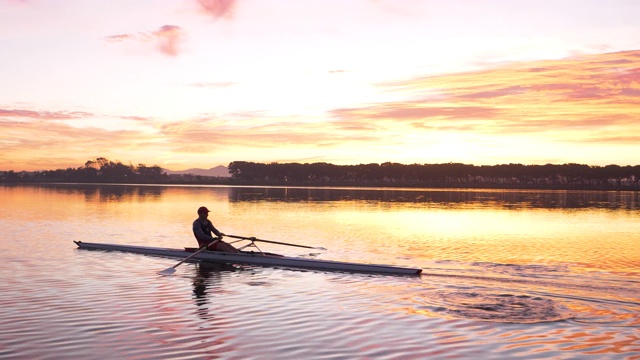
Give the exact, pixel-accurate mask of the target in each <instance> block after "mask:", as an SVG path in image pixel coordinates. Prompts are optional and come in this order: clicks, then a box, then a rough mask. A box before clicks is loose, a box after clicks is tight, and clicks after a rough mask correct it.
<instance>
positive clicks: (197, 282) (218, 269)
mask: <svg viewBox="0 0 640 360" xmlns="http://www.w3.org/2000/svg"><path fill="white" fill-rule="evenodd" d="M235 270H236V268H235V267H234V266H233V265H229V264H210V263H199V264H195V265H194V272H195V275H194V276H193V299H194V302H195V304H196V307H197V309H196V313H197V314H198V317H200V318H201V319H203V320H207V319H210V318H211V317H213V316H215V313H216V311H217V310H218V307H217V306H216V303H215V299H213V297H215V295H216V293H217V294H219V292H220V289H221V288H222V286H221V281H223V276H222V273H223V272H225V271H226V272H228V271H235Z"/></svg>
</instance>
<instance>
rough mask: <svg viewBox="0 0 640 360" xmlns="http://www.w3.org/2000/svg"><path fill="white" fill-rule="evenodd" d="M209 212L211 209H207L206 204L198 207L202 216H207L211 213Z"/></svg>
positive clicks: (199, 214)
mask: <svg viewBox="0 0 640 360" xmlns="http://www.w3.org/2000/svg"><path fill="white" fill-rule="evenodd" d="M209 212H210V211H209V209H207V208H206V207H204V206H200V207H199V208H198V216H200V217H207V215H209Z"/></svg>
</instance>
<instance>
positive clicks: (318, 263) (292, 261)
mask: <svg viewBox="0 0 640 360" xmlns="http://www.w3.org/2000/svg"><path fill="white" fill-rule="evenodd" d="M74 243H76V245H78V247H79V248H80V249H87V250H106V251H122V252H129V253H136V254H145V255H155V256H162V257H170V258H184V257H187V256H189V255H191V254H193V252H189V251H186V250H181V249H171V248H163V247H152V246H137V245H118V244H104V243H90V242H84V241H74ZM193 259H194V260H200V261H204V262H214V263H227V264H246V265H259V266H276V267H284V268H302V269H314V270H327V271H345V272H359V273H377V274H397V275H419V274H420V273H421V272H422V269H418V268H408V267H399V266H391V265H379V264H363V263H352V262H344V261H332V260H319V259H306V258H299V257H289V256H280V255H274V254H261V253H253V252H243V253H226V252H218V251H203V252H201V253H199V254H197V255H196V256H194V257H193Z"/></svg>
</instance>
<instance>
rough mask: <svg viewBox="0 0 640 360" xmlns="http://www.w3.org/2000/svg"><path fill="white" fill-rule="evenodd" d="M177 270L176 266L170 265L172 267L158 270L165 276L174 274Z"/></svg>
mask: <svg viewBox="0 0 640 360" xmlns="http://www.w3.org/2000/svg"><path fill="white" fill-rule="evenodd" d="M175 272H176V268H174V267H170V268H166V269H164V270H162V271H158V275H163V276H170V275H173V274H174V273H175Z"/></svg>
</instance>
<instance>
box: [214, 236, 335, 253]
mask: <svg viewBox="0 0 640 360" xmlns="http://www.w3.org/2000/svg"><path fill="white" fill-rule="evenodd" d="M225 236H228V237H231V238H235V239H243V240H251V241H260V242H266V243H270V244H278V245H288V246H296V247H301V248H307V249H320V250H326V249H325V248H317V247H313V246H306V245H298V244H291V243H285V242H280V241H272V240H263V239H256V238H254V237H246V236H238V235H225Z"/></svg>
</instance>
